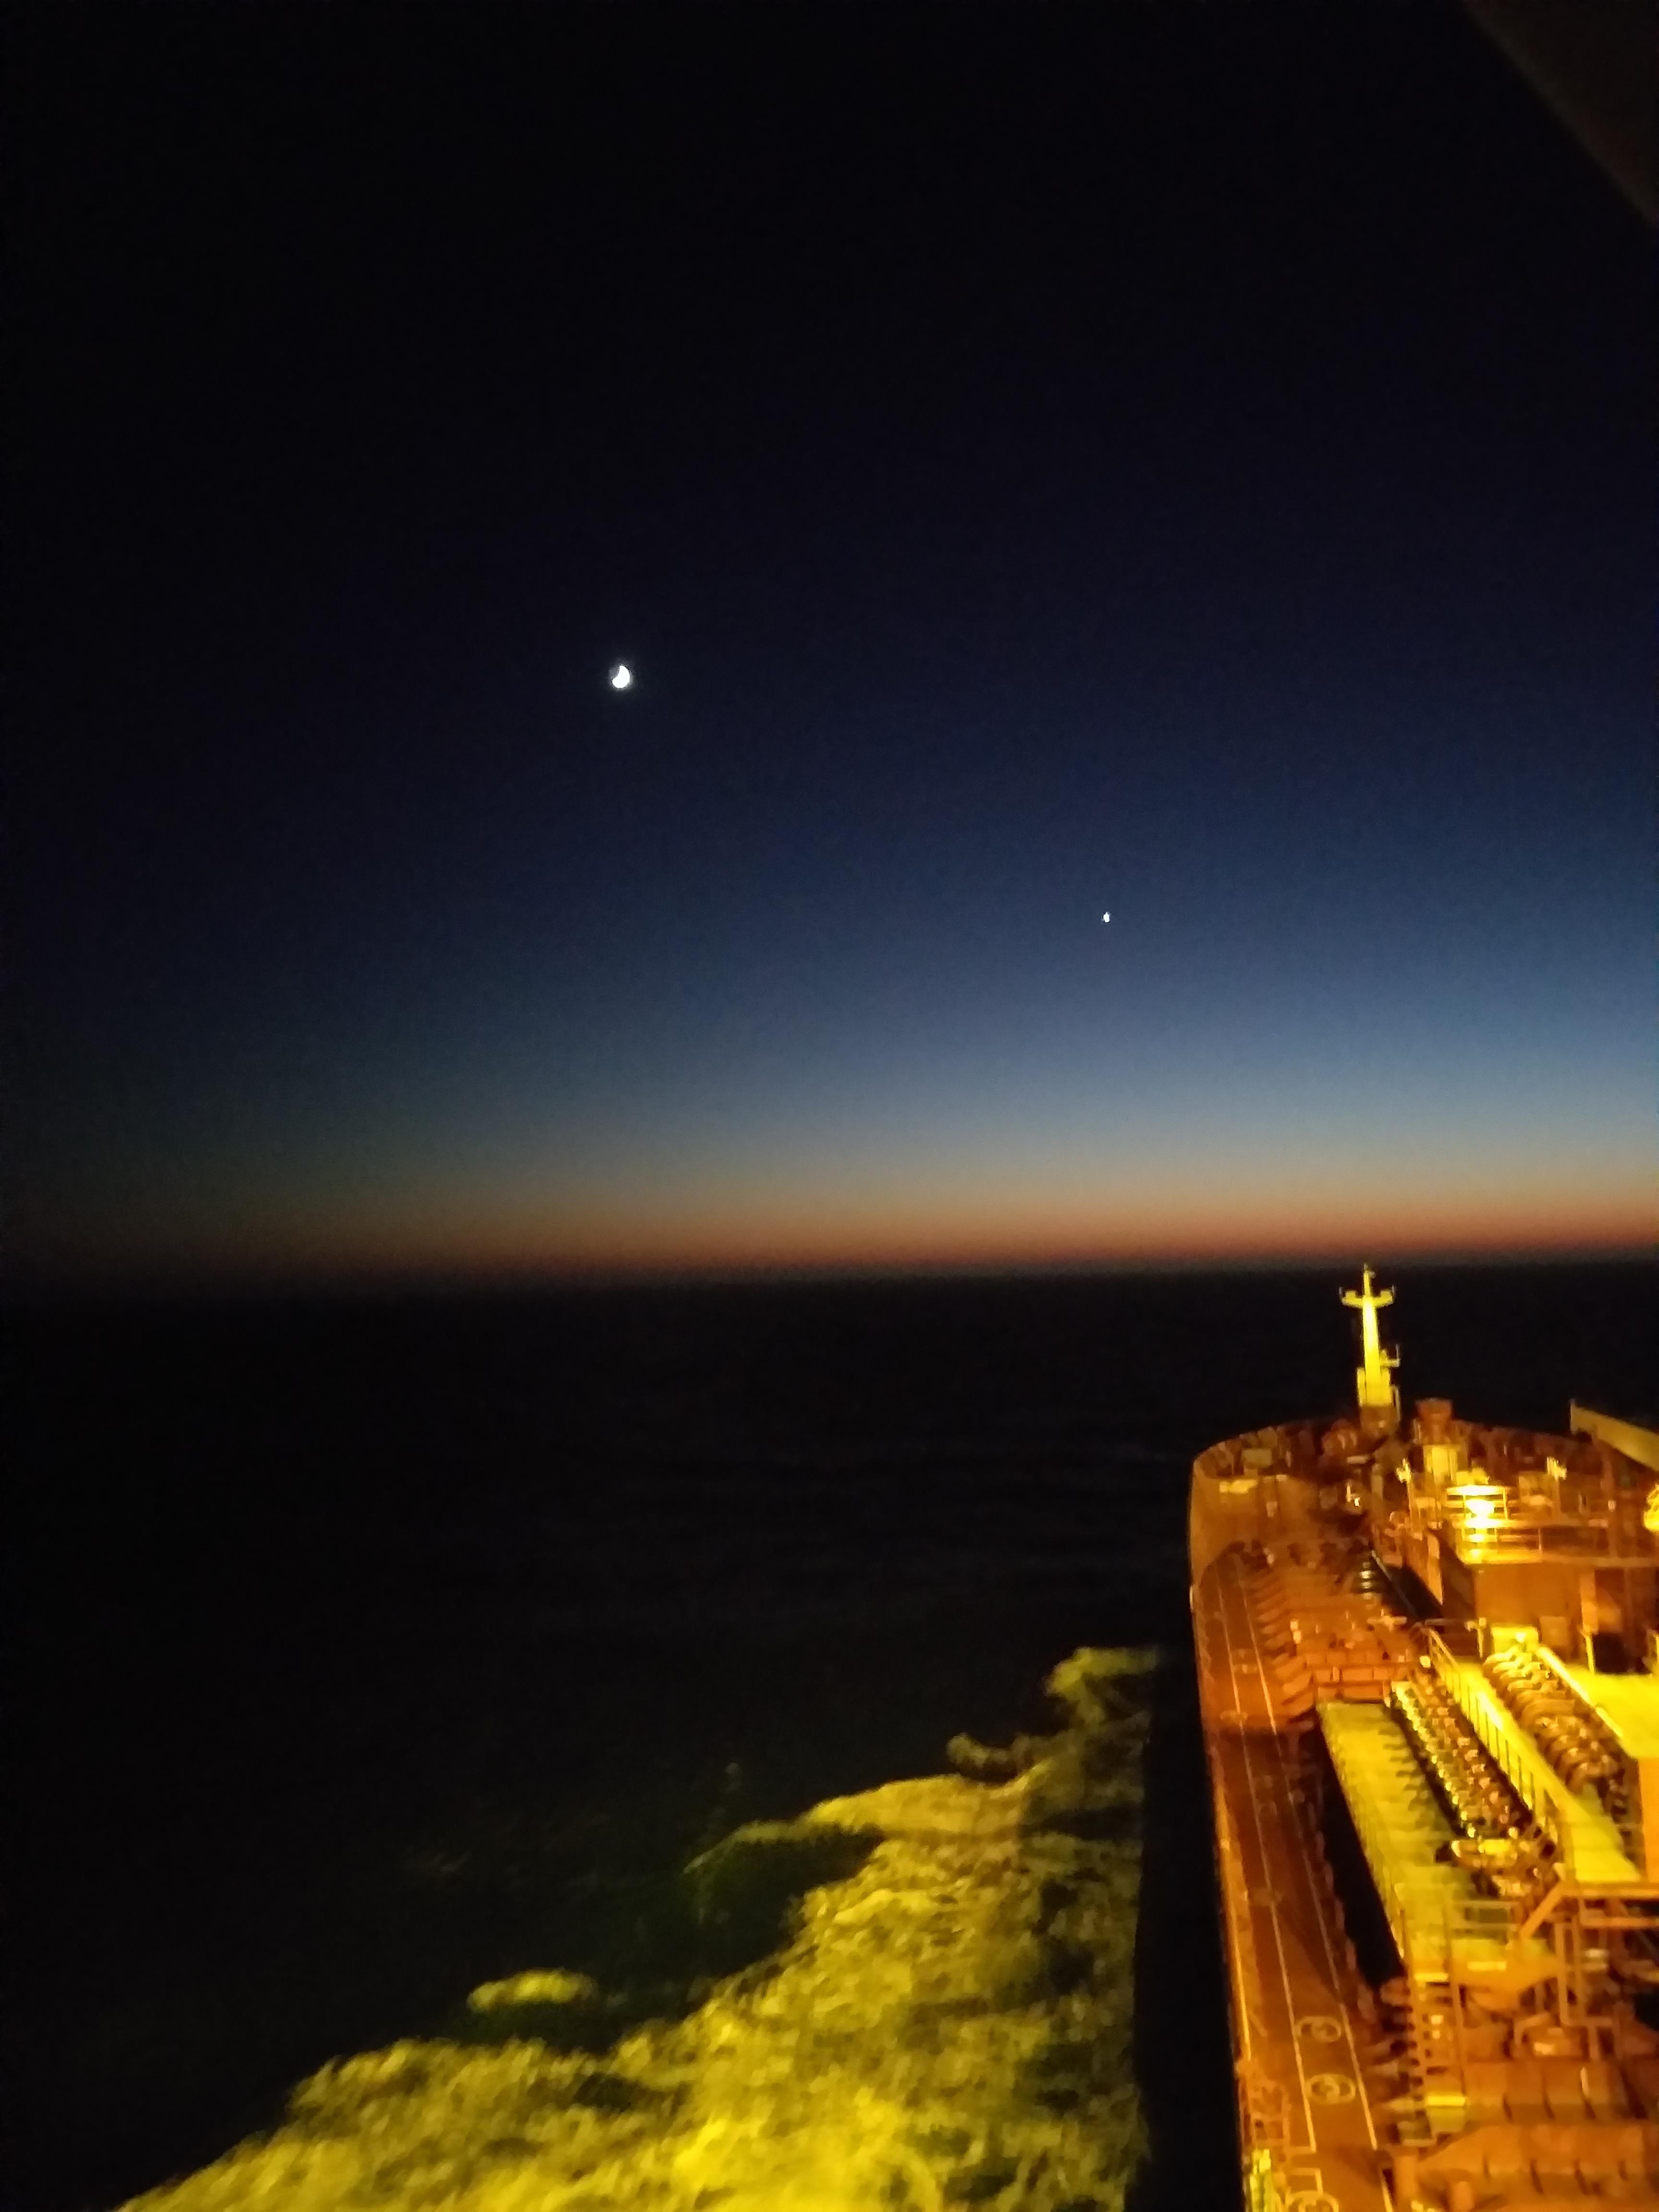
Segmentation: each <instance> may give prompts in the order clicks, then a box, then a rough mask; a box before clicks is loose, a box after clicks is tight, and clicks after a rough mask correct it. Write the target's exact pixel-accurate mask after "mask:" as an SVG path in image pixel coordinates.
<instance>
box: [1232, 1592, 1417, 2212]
mask: <svg viewBox="0 0 1659 2212" xmlns="http://www.w3.org/2000/svg"><path fill="white" fill-rule="evenodd" d="M1195 1629H1196V1636H1197V1646H1198V1653H1199V1659H1200V1678H1201V1683H1202V1692H1203V1696H1204V1699H1205V1705H1206V1723H1207V1725H1206V1736H1207V1739H1208V1742H1209V1746H1210V1756H1211V1761H1212V1781H1213V1784H1214V1787H1215V1791H1216V1796H1217V1800H1218V1848H1219V1849H1220V1850H1222V1851H1223V1852H1224V1853H1225V1852H1231V1853H1233V1854H1235V1855H1236V1867H1235V1870H1236V1873H1237V1877H1238V1878H1237V1881H1226V1880H1224V1881H1223V1884H1222V1893H1223V1897H1224V1899H1225V1902H1226V1905H1227V1909H1228V1910H1229V1912H1230V1914H1231V1916H1232V1919H1233V1925H1232V1926H1231V1929H1230V1930H1229V1934H1230V1937H1231V1942H1230V1945H1229V1948H1230V1951H1231V1956H1232V1961H1233V1969H1234V1976H1235V2007H1236V2015H1237V2023H1238V2031H1239V2040H1240V2057H1241V2060H1242V2062H1243V2066H1244V2068H1245V2069H1246V2071H1247V2074H1248V2075H1249V2077H1250V2079H1251V2082H1252V2101H1253V2102H1254V2103H1255V2104H1256V2106H1257V2107H1258V2109H1260V2110H1261V2111H1263V2112H1268V2113H1270V2114H1271V2113H1273V2112H1280V2113H1282V2116H1283V2124H1284V2135H1285V2148H1284V2153H1283V2157H1284V2162H1285V2178H1286V2181H1287V2183H1288V2186H1289V2191H1290V2195H1291V2201H1292V2202H1293V2203H1302V2204H1304V2205H1305V2206H1307V2207H1308V2208H1310V2212H1312V2209H1313V2208H1318V2212H1327V2208H1328V2207H1330V2206H1334V2205H1340V2207H1341V2212H1390V2208H1391V2198H1390V2197H1389V2193H1388V2191H1387V2187H1386V2185H1385V2183H1384V2181H1383V2178H1382V2173H1381V2171H1380V2161H1379V2160H1378V2157H1377V2133H1376V2126H1375V2124H1374V2123H1373V2120H1372V2117H1371V2112H1370V2097H1369V2093H1368V2090H1367V2086H1366V2080H1365V2069H1364V2059H1363V2056H1362V2054H1363V2053H1364V2051H1365V2048H1366V2044H1367V2039H1368V2037H1370V2035H1371V2034H1372V2033H1374V2031H1372V2030H1370V2029H1369V2028H1368V2027H1367V2025H1366V2023H1365V2022H1364V2021H1363V2020H1361V2019H1360V2018H1359V2017H1358V2015H1357V2014H1355V2013H1354V2011H1353V2010H1352V2008H1351V2007H1350V2006H1349V2004H1348V2002H1347V2001H1346V1996H1345V1995H1344V1991H1345V1989H1346V1985H1347V1977H1346V1974H1345V1973H1344V1972H1343V1971H1342V1968H1341V1965H1340V1943H1341V1941H1342V1938H1341V1936H1340V1934H1339V1932H1338V1931H1337V1929H1336V1928H1335V1925H1334V1915H1333V1912H1332V1910H1331V1907H1330V1904H1329V1899H1328V1891H1327V1888H1326V1886H1325V1879H1324V1875H1323V1870H1322V1866H1321V1865H1320V1863H1318V1861H1317V1860H1316V1857H1315V1853H1314V1850H1313V1845H1312V1840H1311V1834H1310V1826H1309V1824H1308V1822H1307V1820H1305V1818H1304V1810H1303V1800H1304V1785H1303V1778H1302V1766H1301V1761H1300V1756H1299V1753H1298V1749H1297V1739H1296V1736H1295V1735H1294V1734H1293V1733H1292V1732H1291V1730H1290V1729H1288V1728H1287V1727H1286V1725H1285V1715H1284V1711H1283V1705H1282V1698H1281V1692H1280V1689H1279V1682H1278V1680H1277V1679H1276V1674H1275V1663H1276V1662H1275V1660H1274V1658H1273V1656H1272V1655H1270V1654H1269V1652H1268V1651H1267V1649H1266V1648H1265V1646H1264V1644H1263V1640H1262V1637H1261V1631H1260V1628H1259V1626H1258V1621H1257V1619H1256V1615H1255V1610H1254V1608H1253V1606H1252V1590H1251V1588H1250V1583H1249V1568H1248V1567H1247V1565H1246V1564H1245V1562H1244V1561H1243V1558H1242V1557H1241V1555H1240V1554H1239V1553H1237V1552H1229V1553H1225V1554H1224V1555H1223V1556H1222V1557H1221V1558H1220V1559H1217V1560H1216V1561H1215V1562H1214V1565H1212V1568H1211V1570H1210V1572H1209V1574H1208V1575H1206V1577H1205V1581H1204V1585H1203V1588H1202V1590H1201V1591H1200V1595H1199V1598H1198V1602H1197V1608H1196V1620H1195ZM1246 2149H1247V2151H1248V2149H1249V2146H1248V2145H1247V2146H1246Z"/></svg>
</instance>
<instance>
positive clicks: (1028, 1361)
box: [4, 1265, 1659, 2212]
mask: <svg viewBox="0 0 1659 2212" xmlns="http://www.w3.org/2000/svg"><path fill="white" fill-rule="evenodd" d="M1348 1272H1349V1273H1350V1275H1352V1274H1353V1273H1355V1272H1356V1271H1355V1270H1352V1269H1351V1270H1349V1271H1348ZM1390 1279H1393V1280H1395V1281H1397V1283H1398V1286H1399V1293H1400V1295H1399V1304H1398V1306H1397V1308H1396V1317H1397V1320H1398V1324H1399V1328H1398V1334H1399V1337H1400V1339H1401V1341H1402V1343H1403V1346H1404V1351H1405V1364H1404V1366H1403V1368H1402V1370H1401V1382H1402V1385H1403V1388H1404V1391H1405V1395H1406V1396H1407V1400H1408V1401H1409V1400H1410V1399H1412V1398H1413V1397H1417V1396H1427V1395H1445V1396H1449V1397H1451V1398H1452V1399H1454V1400H1455V1401H1456V1402H1457V1404H1458V1406H1459V1407H1460V1408H1461V1409H1462V1410H1464V1411H1466V1412H1468V1413H1474V1414H1476V1415H1478V1416H1480V1418H1482V1419H1492V1420H1504V1421H1515V1422H1520V1423H1523V1424H1527V1425H1535V1426H1540V1427H1549V1428H1559V1427H1561V1426H1564V1425H1565V1416H1566V1407H1567V1401H1568V1399H1569V1397H1570V1396H1573V1395H1576V1396H1577V1397H1578V1398H1579V1399H1581V1400H1582V1401H1588V1402H1589V1403H1592V1404H1601V1405H1606V1406H1607V1407H1611V1408H1612V1409H1613V1410H1620V1409H1629V1410H1632V1411H1634V1410H1638V1409H1639V1408H1640V1407H1642V1406H1643V1405H1644V1403H1645V1404H1647V1405H1649V1406H1651V1405H1652V1403H1653V1401H1654V1398H1655V1396H1656V1395H1659V1394H1656V1390H1655V1387H1654V1375H1655V1366H1656V1360H1655V1355H1654V1349H1653V1348H1654V1347H1655V1346H1659V1270H1656V1269H1654V1268H1652V1267H1646V1266H1641V1267H1638V1266H1635V1265H1626V1266H1622V1267H1619V1266H1601V1267H1561V1266H1550V1267H1545V1266H1539V1267H1511V1268H1508V1269H1491V1268H1487V1269H1472V1268H1471V1269H1461V1268H1458V1269H1455V1268H1448V1267H1441V1268H1433V1269H1429V1268H1423V1269H1418V1270H1415V1271H1412V1270H1407V1271H1405V1272H1404V1273H1401V1274H1399V1275H1397V1276H1395V1277H1391V1278H1390ZM1337 1289H1338V1276H1337V1273H1336V1271H1334V1270H1324V1271H1321V1272H1318V1273H1285V1272H1281V1273H1271V1274H1261V1275H1249V1274H1243V1273H1232V1274H1227V1275H1212V1276H1196V1275H1176V1274H1164V1275H1146V1276H1139V1277H1131V1276H1113V1277H1079V1276H1068V1277H1047V1278H1023V1279H940V1280H926V1281H921V1280H897V1281H874V1282H872V1281H861V1282H841V1283H811V1282H795V1283H750V1284H747V1285H701V1286H693V1287H687V1286H675V1287H662V1286H658V1287H632V1288H625V1289H604V1290H593V1289H588V1290H581V1291H555V1292H547V1291H538V1292H535V1293H526V1292H514V1293H512V1294H508V1293H505V1292H500V1293H489V1294H484V1293H477V1292H475V1293H471V1294H468V1295H465V1296H442V1297H441V1296H437V1295H422V1296H415V1295H408V1296H404V1297H379V1298H370V1297H345V1296H342V1297H333V1298H329V1299H316V1300H312V1301H309V1302H297V1301H289V1302H276V1301H266V1302H257V1301H253V1300H250V1299H243V1300H238V1301H234V1302H226V1303H221V1304H211V1305H210V1304H156V1303H153V1302H152V1303H149V1304H135V1305H129V1306H118V1305H115V1304H101V1305H89V1304H64V1303H57V1304H42V1303H35V1304H14V1305H13V1306H12V1307H11V1308H10V1309H9V1311H8V1315H7V1364H8V1401H7V1402H8V1411H9V1423H8V1425H9V1436H10V1438H11V1449H10V1451H9V1460H10V1462H11V1468H12V1471H13V1474H14V1477H15V1481H14V1503H13V1505H12V1509H11V1526H10V1541H9V1547H8V1566H9V1613H8V1619H9V1627H8V1637H9V1665H8V1669H7V1674H8V1681H9V1700H8V1703H9V1721H10V1735H11V1746H12V1777H13V1780H12V1803H13V1807H14V1820H13V1822H12V1831H13V1832H12V1848H11V1854H10V1859H11V1877H10V1881H9V1887H8V1893H7V1899H6V1909H7V1913H8V1918H9V1929H8V1936H7V1949H8V1954H9V1958H8V1982H9V2003H8V2007H7V2034H8V2039H9V2048H8V2051H7V2054H6V2095H7V2100H8V2106H9V2112H8V2124H9V2156H8V2160H7V2172H8V2180H7V2184H6V2189H7V2195H6V2197H5V2199H4V2201H5V2202H6V2203H8V2204H9V2205H12V2206H15V2207H18V2208H22V2212H81V2208H103V2207H106V2206H110V2205H112V2204H114V2203H117V2202H118V2201H120V2200H121V2199H123V2198H124V2197H127V2196H130V2195H131V2194H132V2193H134V2192H135V2191H138V2190H140V2189H142V2188H144V2187H146V2186H149V2185H154V2184H155V2183H157V2182H159V2181H161V2180H162V2179H166V2178H167V2176H168V2175H169V2174H172V2173H174V2172H179V2171H182V2170H185V2169H188V2168H190V2167H191V2166H196V2165H198V2164H200V2163H202V2162H204V2161H205V2160H208V2159H210V2158H211V2157H213V2156H215V2155H216V2154H217V2153H219V2152H220V2151H222V2150H223V2149H225V2148H228V2146H229V2145H230V2143H232V2142H234V2141H235V2140H236V2139H237V2138H238V2137H239V2136H241V2135H243V2134H246V2132H248V2131H249V2130H252V2129H255V2128H258V2127H260V2126H262V2125H268V2124H271V2123H272V2122H273V2121H274V2120H275V2118H276V2117H277V2115H278V2114H279V2112H280V2110H281V2106H282V2100H283V2092H284V2090H285V2089H286V2087H288V2086H289V2084H290V2083H292V2082H293V2081H295V2080H296V2079H298V2078H299V2077H300V2076H301V2075H305V2074H307V2073H308V2072H310V2071H311V2070H313V2069H314V2068H316V2067H317V2066H318V2065H319V2064H320V2063H322V2062H323V2061H324V2060H325V2059H326V2058H328V2057H330V2056H331V2055H332V2054H335V2053H340V2052H345V2051H356V2050H362V2049H365V2048H369V2047H372V2046H374V2045H377V2044H381V2043H385V2042H388V2041H390V2040H392V2039H395V2038H397V2037H400V2036H410V2035H422V2034H431V2033H443V2032H444V2030H445V2027H446V2024H447V2023H451V2022H453V2021H454V2019H455V2018H456V2016H457V2011H458V2008H459V2007H460V2006H461V2005H462V2004H463V2002H464V2000H465V1995H466V1992H467V1990H469V1989H471V1988H472V1987H473V1986H474V1985H475V1984H477V1983H479V1982H482V1981H485V1980H488V1979H493V1978H499V1977H501V1976H502V1975H505V1974H508V1973H512V1972H517V1971H519V1970H520V1969H523V1968H526V1967H533V1966H569V1967H574V1968H577V1969H584V1970H592V1971H597V1972H601V1973H603V1974H607V1975H612V1974H614V1973H615V1972H617V1971H618V1961H621V1965H622V1969H623V1970H624V1971H626V1972H644V1971H647V1969H648V1966H649V1960H650V1954H651V1951H652V1947H653V1942H656V1941H657V1940H658V1939H659V1936H660V1934H661V1929H662V1924H663V1923H662V1920H661V1913H662V1899H663V1898H664V1896H665V1894H666V1892H667V1888H668V1887H670V1886H671V1883H672V1877H673V1875H674V1871H675V1869H677V1868H678V1865H679V1864H680V1863H682V1862H683V1861H684V1858H685V1857H687V1856H688V1855H689V1854H690V1853H691V1852H693V1851H695V1850H697V1849H698V1848H699V1847H700V1846H701V1845H702V1844H706V1843H708V1842H709V1841H711V1840H713V1839H714V1838H715V1837H717V1836H718V1835H720V1833H722V1832H726V1830H727V1829H729V1828H730V1827H731V1826H732V1825H734V1824H735V1823H736V1822H738V1821H739V1820H748V1819H755V1818H763V1817H775V1816H781V1815H787V1814H791V1813H793V1812H796V1811H799V1810H800V1809H802V1808H805V1807H806V1806H807V1805H809V1804H811V1802H814V1801H815V1800H817V1799H819V1798H822V1797H824V1796H829V1795H831V1794H835V1793H839V1792H842V1791H847V1790H858V1789H862V1788H865V1787H867V1786H870V1785H872V1784H876V1783H878V1782H881V1781H884V1780H886V1779H889V1778H893V1777H896V1776H900V1775H906V1774H919V1773H929V1772H936V1771H939V1770H940V1769H941V1767H942V1765H943V1757H942V1754H943V1747H944V1745H945V1740H946V1739H947V1738H948V1737H949V1736H951V1735H953V1734H955V1733H957V1731H958V1730H963V1729H965V1730H967V1731H969V1732H970V1733H971V1734H973V1735H976V1736H979V1737H980V1738H981V1739H982V1740H985V1741H1006V1740H1007V1738H1008V1737H1009V1736H1010V1735H1012V1734H1013V1733H1014V1732H1016V1731H1017V1730H1019V1729H1027V1728H1030V1727H1032V1726H1034V1725H1036V1724H1039V1723H1041V1721H1042V1700H1041V1697H1040V1693H1039V1684H1040V1682H1041V1679H1042V1675H1043V1674H1045V1673H1046V1671H1047V1670H1048V1668H1050V1667H1052V1666H1053V1665H1054V1662H1056V1661H1057V1660H1059V1659H1060V1658H1061V1657H1063V1656H1065V1655H1066V1652H1068V1651H1069V1650H1072V1649H1073V1647H1074V1646H1076V1645H1077V1644H1083V1643H1092V1644H1147V1643H1155V1644H1161V1645H1163V1646H1164V1647H1165V1649H1166V1650H1167V1652H1168V1654H1169V1657H1170V1672H1169V1677H1168V1685H1169V1686H1168V1694H1167V1696H1166V1698H1165V1700H1164V1709H1163V1712H1162V1717H1161V1720H1160V1723H1159V1725H1158V1731H1157V1733H1156V1734H1155V1737H1154V1741H1153V1747H1152V1754H1151V1760H1150V1766H1149V1774H1148V1784H1149V1802H1148V1809H1147V1821H1148V1830H1149V1849H1148V1852H1147V1858H1146V1888H1145V1894H1144V1899H1143V1911H1142V1919H1141V1926H1140V1934H1139V1966H1138V2008H1139V2012H1138V2018H1139V2036H1140V2053H1141V2065H1142V2074H1143V2082H1144V2087H1145V2093H1146V2100H1147V2103H1148V2106H1149V2111H1150V2116H1151V2119H1152V2127H1153V2131H1154V2140H1155V2147H1156V2155H1155V2159H1154V2163H1153V2167H1152V2171H1151V2172H1150V2173H1149V2175H1148V2177H1147V2179H1146V2185H1145V2186H1144V2188H1143V2190H1142V2191H1141V2202H1142V2204H1143V2207H1144V2208H1146V2212H1152V2208H1157V2207H1180V2206H1183V2205H1193V2206H1201V2205H1206V2204H1225V2203H1227V2202H1229V2201H1230V2193H1231V2189H1232V2188H1233V2186H1234V2177H1235V2176H1236V2167H1235V2166H1234V2163H1233V2160H1234V2153H1233V2149H1232V2146H1231V2087H1230V2081H1229V2062H1228V2053H1227V2040H1226V2030H1225V2015H1224V2011H1223V2002H1224V2000H1223V1993H1222V1981H1221V1976H1220V1970H1219V1965H1218V1958H1217V1952H1216V1936H1215V1928H1214V1920H1213V1912H1212V1900H1211V1891H1210V1860H1209V1832H1208V1821H1207V1801H1206V1795H1205V1790H1204V1785H1203V1779H1202V1767H1201V1753H1200V1746H1199V1741H1198V1737H1197V1733H1196V1727H1195V1722H1194V1712H1193V1705H1192V1697H1191V1682H1190V1670H1189V1655H1188V1643H1187V1637H1188V1608H1187V1578H1186V1560H1185V1549H1184V1510H1185V1501H1186V1483H1187V1475H1188V1466H1189V1463H1190V1462H1191V1459H1192V1457H1193V1455H1194V1453H1195V1452H1196V1451H1197V1450H1198V1449H1200V1448H1201V1447H1202V1446H1203V1445H1205V1444H1206V1443H1210V1442H1212V1441H1213V1440H1214V1439H1215V1438H1217V1437H1223V1436H1226V1435H1231V1434H1234V1433H1236V1432H1237V1431H1240V1430H1242V1429H1244V1428H1249V1427H1255V1426H1258V1425H1261V1424H1262V1423H1265V1422H1267V1421H1271V1420H1275V1419H1285V1418H1289V1417H1292V1416H1296V1415H1301V1414H1306V1413H1319V1412H1322V1411H1323V1410H1325V1409H1327V1408H1334V1407H1337V1406H1338V1405H1339V1404H1340V1402H1341V1401H1342V1400H1343V1399H1344V1397H1345V1395H1346V1394H1347V1393H1348V1392H1349V1391H1350V1390H1351V1389H1352V1373H1351V1370H1352V1341H1351V1338H1350V1334H1349V1327H1348V1316H1346V1315H1345V1314H1344V1313H1343V1311H1342V1310H1341V1309H1340V1307H1339V1305H1338V1304H1337V1296H1336V1293H1337Z"/></svg>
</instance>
